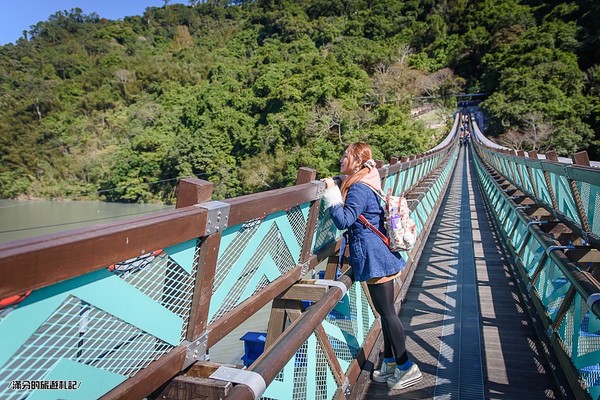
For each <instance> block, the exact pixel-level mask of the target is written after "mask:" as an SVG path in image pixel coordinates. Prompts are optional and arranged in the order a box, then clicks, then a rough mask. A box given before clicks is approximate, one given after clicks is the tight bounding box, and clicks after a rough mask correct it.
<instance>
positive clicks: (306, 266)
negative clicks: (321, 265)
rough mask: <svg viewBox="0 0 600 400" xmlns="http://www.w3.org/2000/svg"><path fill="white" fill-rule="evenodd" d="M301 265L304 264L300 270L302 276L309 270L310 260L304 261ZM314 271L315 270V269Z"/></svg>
mask: <svg viewBox="0 0 600 400" xmlns="http://www.w3.org/2000/svg"><path fill="white" fill-rule="evenodd" d="M300 265H301V266H302V269H301V270H300V276H304V275H306V273H307V272H308V267H309V266H310V261H305V262H304V263H302V264H300ZM313 273H314V271H313Z"/></svg>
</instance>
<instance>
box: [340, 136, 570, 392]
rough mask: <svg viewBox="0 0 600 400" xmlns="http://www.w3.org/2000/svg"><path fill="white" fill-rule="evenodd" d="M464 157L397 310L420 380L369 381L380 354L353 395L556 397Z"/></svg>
mask: <svg viewBox="0 0 600 400" xmlns="http://www.w3.org/2000/svg"><path fill="white" fill-rule="evenodd" d="M469 157H470V155H469V154H468V153H467V152H465V149H464V148H463V149H461V151H460V155H459V159H458V164H457V167H456V169H455V171H454V175H453V177H452V182H451V184H450V187H449V189H448V193H447V194H446V198H445V199H444V201H443V203H442V208H441V209H440V212H439V213H438V216H437V218H436V221H435V224H434V226H433V228H432V231H431V234H430V236H429V239H428V242H427V244H426V247H425V249H424V251H423V255H422V256H421V259H420V261H419V265H418V267H417V269H416V272H415V276H414V278H413V281H412V284H411V286H410V288H409V290H408V292H407V294H406V298H405V299H404V301H403V305H402V310H401V312H400V317H401V319H402V322H403V324H404V327H405V330H406V333H407V348H408V351H409V353H410V354H411V357H412V359H413V360H415V361H416V362H417V363H418V365H419V367H420V368H421V371H422V373H423V380H422V381H421V382H419V383H418V384H416V385H414V386H413V387H410V388H407V389H404V390H397V391H392V390H390V389H388V387H387V385H386V384H381V383H376V382H373V381H372V380H371V378H370V370H371V369H372V367H373V366H374V365H375V366H379V365H380V363H381V356H382V354H381V352H380V354H379V355H378V356H376V357H372V358H373V359H371V362H370V363H367V365H366V366H365V370H364V371H363V372H362V373H361V376H360V377H359V380H358V382H357V383H356V385H355V387H354V388H353V391H352V394H351V395H350V398H352V399H381V398H394V399H468V400H476V399H527V400H535V399H558V398H561V396H560V393H559V391H558V389H557V385H556V384H555V382H554V380H553V378H552V375H551V373H550V371H549V368H548V366H547V363H546V360H545V358H544V356H543V352H542V350H541V348H540V342H539V341H538V338H537V336H536V334H535V330H534V327H533V326H532V322H531V320H530V318H529V315H528V314H527V312H526V307H525V305H524V304H523V303H522V299H521V297H520V295H519V290H518V288H517V285H516V283H515V282H514V280H513V277H512V275H511V274H510V269H509V268H510V267H509V265H508V264H507V262H506V260H505V255H504V253H503V252H502V250H501V247H500V246H499V244H498V241H497V238H496V237H495V233H494V230H493V227H492V225H491V222H490V220H489V218H488V215H487V214H486V209H485V206H484V202H483V199H482V197H481V194H480V192H479V187H478V186H477V182H476V176H475V174H476V172H475V169H474V167H473V166H472V165H471V163H470V161H469ZM380 344H381V338H380ZM382 347H383V346H382V345H380V347H379V348H380V349H381V348H382Z"/></svg>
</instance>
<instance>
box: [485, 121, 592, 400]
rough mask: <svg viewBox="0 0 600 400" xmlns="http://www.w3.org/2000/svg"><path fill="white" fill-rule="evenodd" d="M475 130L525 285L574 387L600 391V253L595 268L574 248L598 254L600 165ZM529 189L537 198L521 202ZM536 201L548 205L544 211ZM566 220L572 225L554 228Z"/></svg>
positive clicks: (488, 191)
mask: <svg viewBox="0 0 600 400" xmlns="http://www.w3.org/2000/svg"><path fill="white" fill-rule="evenodd" d="M474 131H475V133H476V135H475V139H476V140H475V141H474V142H473V143H474V149H475V150H476V152H473V154H474V155H475V154H476V155H477V156H476V157H473V158H474V163H475V166H476V170H477V173H478V177H479V180H480V183H481V187H482V190H483V192H484V193H485V195H486V198H487V201H488V204H489V208H490V209H491V210H492V211H493V214H494V216H495V219H496V221H497V226H498V227H499V230H500V232H501V234H502V236H503V238H504V242H505V244H506V245H507V248H508V249H509V250H510V252H511V254H512V256H513V260H514V264H515V265H516V268H517V276H519V277H520V278H521V279H522V281H521V282H522V290H523V292H524V294H525V296H527V298H528V299H530V300H531V301H532V303H533V304H534V305H535V308H536V311H537V316H538V317H539V318H540V319H541V322H542V324H543V326H544V329H545V331H546V332H545V333H546V335H547V337H548V338H549V340H550V341H551V343H552V347H553V349H554V350H555V351H556V353H557V356H558V360H559V362H560V364H561V365H560V366H561V369H562V370H563V371H564V373H565V375H566V377H567V379H568V380H569V384H570V386H571V388H572V389H573V390H574V392H576V393H577V394H578V396H583V397H585V398H593V399H597V398H598V397H599V396H600V302H599V301H598V300H600V297H599V296H600V295H599V294H598V293H600V285H598V281H597V280H596V279H595V278H594V277H593V276H592V275H591V272H592V271H593V268H594V267H595V268H598V267H597V264H598V261H600V260H596V259H595V258H594V257H592V258H590V259H591V260H593V262H592V265H591V268H589V267H590V266H588V265H586V263H585V262H577V261H574V260H572V259H570V258H569V254H570V253H569V252H577V251H578V252H583V253H585V254H588V255H593V254H597V249H598V247H597V243H598V241H597V236H598V235H599V234H600V218H599V216H598V210H599V209H600V204H597V202H598V201H600V170H598V169H594V168H589V167H587V168H586V167H581V166H577V165H565V164H560V163H557V162H552V161H548V160H539V159H537V157H536V158H535V159H532V158H526V157H523V156H518V155H517V154H516V153H515V152H510V153H509V152H506V151H498V150H497V149H494V148H492V147H490V146H487V145H486V144H485V142H484V141H482V140H477V138H478V136H479V137H481V133H480V131H479V129H478V128H477V126H476V125H474ZM534 155H535V154H534ZM494 174H499V175H498V177H496V176H495V175H494ZM497 178H498V179H500V178H503V179H506V181H508V183H509V185H504V184H501V183H500V182H499V181H498V179H497ZM525 197H526V198H529V199H532V200H534V201H531V202H522V203H518V202H517V200H522V199H523V198H525ZM536 204H537V205H541V206H543V210H545V212H538V209H537V208H535V207H533V206H534V205H536ZM558 224H567V225H568V226H569V228H572V229H568V228H561V229H554V227H556V226H557V225H558ZM552 231H555V232H552ZM571 231H574V232H575V235H572V234H570V235H568V239H567V240H566V242H565V241H564V240H563V241H562V242H561V241H559V236H560V234H561V233H564V232H571ZM577 237H579V239H577ZM590 242H591V243H592V245H590ZM581 260H583V259H581Z"/></svg>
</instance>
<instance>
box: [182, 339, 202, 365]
mask: <svg viewBox="0 0 600 400" xmlns="http://www.w3.org/2000/svg"><path fill="white" fill-rule="evenodd" d="M207 341H208V332H207V333H205V334H204V335H202V336H200V337H199V338H198V339H196V340H194V341H191V342H190V341H189V340H184V341H183V343H182V344H183V345H184V346H186V347H187V349H186V350H185V360H184V362H183V369H186V368H187V367H189V366H190V365H192V364H193V363H195V362H196V361H204V355H205V354H206V342H207Z"/></svg>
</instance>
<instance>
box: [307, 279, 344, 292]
mask: <svg viewBox="0 0 600 400" xmlns="http://www.w3.org/2000/svg"><path fill="white" fill-rule="evenodd" d="M315 285H319V286H335V287H338V288H340V290H341V291H342V296H343V295H345V294H346V292H347V291H348V288H347V287H346V285H344V282H340V281H334V280H332V279H317V280H316V281H315Z"/></svg>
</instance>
